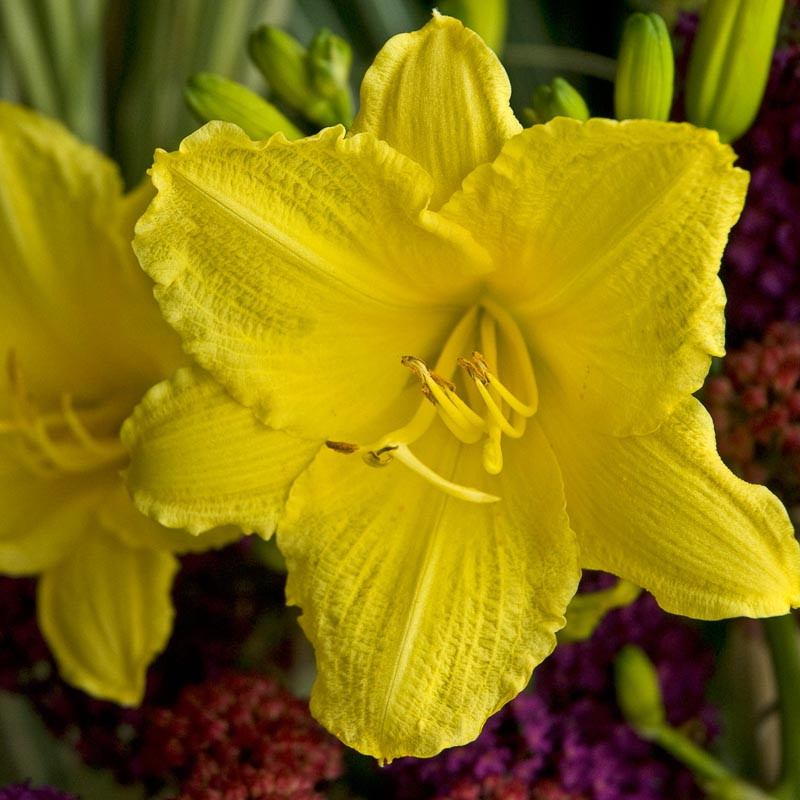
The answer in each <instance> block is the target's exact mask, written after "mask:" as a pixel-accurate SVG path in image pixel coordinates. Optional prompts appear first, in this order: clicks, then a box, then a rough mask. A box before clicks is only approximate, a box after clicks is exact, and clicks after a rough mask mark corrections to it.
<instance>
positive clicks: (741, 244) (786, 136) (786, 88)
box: [721, 44, 800, 341]
mask: <svg viewBox="0 0 800 800" xmlns="http://www.w3.org/2000/svg"><path fill="white" fill-rule="evenodd" d="M734 148H735V149H736V152H737V153H738V154H739V161H738V164H739V165H740V166H742V167H744V168H745V169H748V170H750V174H751V178H750V189H749V191H748V195H747V201H746V203H745V207H744V211H743V213H742V217H741V219H740V220H739V223H738V224H737V225H736V227H735V228H734V229H733V232H732V234H731V239H730V242H729V243H728V247H727V249H726V251H725V255H724V257H723V262H722V273H721V274H722V279H723V283H724V284H725V288H726V291H727V294H728V309H727V318H728V323H729V334H733V336H734V338H735V339H737V340H738V341H742V338H743V337H744V336H749V335H756V336H760V335H761V334H763V333H764V331H765V329H766V328H767V326H768V325H769V324H770V323H771V322H774V321H777V320H792V321H796V320H800V45H798V44H792V45H788V46H786V47H783V48H780V49H778V50H777V51H776V53H775V56H774V59H773V63H772V70H771V73H770V78H769V84H768V86H767V91H766V94H765V97H764V101H763V103H762V106H761V109H760V111H759V114H758V117H757V118H756V121H755V123H754V124H753V126H752V128H751V129H750V130H749V131H748V132H747V134H745V136H743V137H742V138H741V139H740V140H739V141H738V142H736V143H735V144H734Z"/></svg>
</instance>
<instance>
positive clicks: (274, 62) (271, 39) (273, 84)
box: [248, 25, 352, 126]
mask: <svg viewBox="0 0 800 800" xmlns="http://www.w3.org/2000/svg"><path fill="white" fill-rule="evenodd" d="M248 47H249V51H250V57H251V58H252V59H253V62H254V63H255V65H256V66H257V67H258V68H259V70H261V72H262V74H263V75H264V78H265V79H266V81H267V83H268V84H269V86H270V89H271V90H272V91H273V92H275V94H276V95H277V96H278V97H279V98H280V99H281V100H283V102H284V103H286V104H287V105H288V106H291V107H292V108H294V109H296V110H297V111H299V112H300V113H301V114H303V116H305V117H306V118H308V119H309V120H311V121H312V122H315V123H317V124H318V125H322V126H326V125H336V124H337V123H340V122H341V123H343V124H345V125H349V124H350V122H351V121H352V102H351V101H350V95H349V87H348V86H347V72H348V71H349V59H350V54H349V46H348V45H347V44H346V42H343V41H342V40H341V39H338V38H337V37H334V36H333V35H332V34H329V33H328V32H326V31H320V33H318V34H317V35H316V36H315V37H314V40H313V41H312V49H311V50H306V49H305V48H304V47H303V46H302V45H301V44H300V43H299V42H298V41H297V40H296V39H295V38H293V37H292V36H290V35H289V34H288V33H286V32H285V31H282V30H280V29H279V28H273V27H272V26H270V25H262V26H261V27H260V28H258V29H256V30H255V31H254V32H253V33H252V34H251V35H250V40H249V42H248ZM345 48H347V51H345Z"/></svg>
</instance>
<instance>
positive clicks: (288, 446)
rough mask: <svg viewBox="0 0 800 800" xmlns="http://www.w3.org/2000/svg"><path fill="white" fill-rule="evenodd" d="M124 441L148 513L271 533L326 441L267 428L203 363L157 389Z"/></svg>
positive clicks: (168, 521)
mask: <svg viewBox="0 0 800 800" xmlns="http://www.w3.org/2000/svg"><path fill="white" fill-rule="evenodd" d="M122 439H123V441H124V443H125V445H126V446H127V447H128V449H129V450H130V453H131V464H130V467H129V468H128V470H127V473H126V478H127V482H128V485H129V487H130V490H131V492H132V493H133V497H134V501H135V503H136V505H137V506H138V508H139V509H140V510H141V511H143V512H144V513H146V514H148V515H149V516H152V517H154V518H155V519H156V520H158V521H159V522H161V523H162V524H163V525H166V526H168V527H170V528H186V529H187V530H189V531H191V532H192V533H194V534H200V533H203V532H204V531H208V530H209V529H211V528H214V527H216V526H218V525H235V526H237V527H238V528H240V529H241V530H243V531H245V532H246V533H250V532H258V533H260V534H261V535H262V536H265V537H268V536H271V535H272V532H273V530H274V529H275V522H276V520H277V517H278V515H279V514H280V512H281V510H282V509H283V505H284V503H285V501H286V495H287V494H288V491H289V486H290V485H291V482H292V481H293V480H294V479H295V478H296V477H297V475H299V474H300V472H301V471H302V470H303V469H305V467H306V466H308V464H309V463H310V462H311V459H312V458H313V457H314V455H315V453H316V452H317V450H319V448H320V446H321V445H322V442H320V441H319V440H315V441H307V440H304V439H297V438H295V437H293V436H289V435H287V434H284V433H280V432H278V431H275V430H272V429H270V428H267V427H266V426H265V425H264V424H263V423H261V422H259V421H258V420H257V419H256V418H255V417H254V416H253V415H252V414H251V413H250V411H249V410H248V409H246V408H245V407H244V406H242V405H240V404H239V403H237V402H236V401H235V400H233V399H231V397H230V396H229V395H228V394H227V393H226V392H225V390H224V389H222V387H221V386H220V385H219V384H218V383H217V382H216V381H215V380H214V379H213V378H212V377H211V376H210V375H209V374H208V373H207V372H203V370H201V369H199V368H196V367H194V368H186V369H181V370H179V371H178V372H177V373H176V374H175V376H174V377H173V378H172V379H170V380H168V381H163V382H162V383H159V384H157V385H156V386H154V387H153V388H152V389H151V390H150V391H149V392H148V393H147V394H146V395H145V397H144V399H143V400H142V402H141V404H140V405H139V406H137V408H136V409H135V411H134V412H133V414H132V416H131V417H130V418H129V419H128V420H127V421H126V423H125V425H124V426H123V428H122ZM153 524H155V523H153ZM159 527H160V526H159ZM209 535H211V534H205V536H204V537H201V538H205V537H206V536H209Z"/></svg>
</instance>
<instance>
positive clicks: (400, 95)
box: [352, 12, 522, 208]
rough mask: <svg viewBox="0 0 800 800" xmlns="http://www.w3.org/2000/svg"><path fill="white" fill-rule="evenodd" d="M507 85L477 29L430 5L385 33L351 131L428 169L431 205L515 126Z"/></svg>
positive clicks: (454, 187) (487, 156)
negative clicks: (417, 23) (421, 21)
mask: <svg viewBox="0 0 800 800" xmlns="http://www.w3.org/2000/svg"><path fill="white" fill-rule="evenodd" d="M510 97H511V85H510V83H509V81H508V76H507V75H506V73H505V70H504V69H503V66H502V65H501V64H500V61H499V60H498V58H497V56H496V55H495V54H494V53H493V52H492V51H491V50H490V49H489V48H488V47H487V46H486V45H485V44H484V43H483V41H482V39H481V38H480V36H478V35H477V34H476V33H473V32H472V31H471V30H469V29H467V28H465V27H464V26H463V25H462V24H461V23H460V22H459V21H458V20H456V19H453V18H452V17H443V16H441V15H440V14H438V13H437V12H434V15H433V19H432V20H431V21H430V22H429V23H428V24H427V25H426V26H425V27H424V28H422V29H421V30H419V31H416V32H414V33H402V34H400V35H399V36H395V37H393V38H392V39H390V40H389V41H388V42H387V43H386V44H385V45H384V47H383V49H382V50H381V51H380V53H378V55H377V57H376V58H375V61H374V63H373V64H372V66H371V67H370V68H369V69H368V70H367V73H366V75H365V76H364V81H363V83H362V84H361V108H360V110H359V112H358V116H357V117H356V118H355V121H354V122H353V128H352V130H353V132H355V133H361V132H368V133H372V134H374V135H375V136H377V137H378V138H379V139H383V140H384V141H386V142H388V143H389V144H390V145H391V146H392V147H394V148H395V149H396V150H399V151H400V152H401V153H404V154H405V155H407V156H409V157H410V158H413V159H414V160H415V161H416V162H417V163H418V164H421V165H422V166H423V167H424V168H425V169H426V170H427V171H428V173H430V174H431V175H432V176H433V179H434V181H435V182H436V189H435V191H434V193H433V198H432V200H431V208H438V207H439V206H441V205H442V203H444V201H445V200H447V198H448V197H450V195H451V194H453V192H455V191H456V190H457V189H459V188H460V186H461V181H462V180H463V178H464V177H465V176H466V175H468V174H469V173H470V172H471V171H472V170H473V169H474V168H475V167H477V166H478V164H483V163H485V162H487V161H492V160H493V159H494V158H495V156H496V155H497V154H498V153H499V152H500V148H501V147H502V146H503V143H504V142H505V141H506V139H508V138H510V137H511V136H514V135H515V134H517V133H519V132H520V131H521V130H522V126H521V125H520V124H519V122H518V121H517V119H516V118H515V117H514V114H513V112H512V111H511V108H510V107H509V99H510Z"/></svg>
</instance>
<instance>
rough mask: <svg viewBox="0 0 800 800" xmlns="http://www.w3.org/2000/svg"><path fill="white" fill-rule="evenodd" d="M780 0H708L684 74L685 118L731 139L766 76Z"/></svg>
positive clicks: (743, 125) (747, 118)
mask: <svg viewBox="0 0 800 800" xmlns="http://www.w3.org/2000/svg"><path fill="white" fill-rule="evenodd" d="M782 11H783V0H760V2H754V0H708V3H707V4H706V6H705V9H704V11H703V14H702V16H701V18H700V25H699V27H698V29H697V37H696V38H695V41H694V45H693V46H692V52H691V56H690V59H689V70H688V74H687V79H686V116H687V118H688V120H689V122H692V123H694V124H695V125H702V126H703V127H705V128H713V129H715V130H717V131H718V132H719V136H720V139H721V140H722V141H723V142H732V141H735V140H736V139H738V138H739V137H740V136H741V135H742V134H744V133H745V132H746V131H747V129H748V128H749V127H750V125H751V124H752V123H753V120H754V119H755V116H756V114H757V113H758V107H759V106H760V105H761V99H762V98H763V96H764V89H765V88H766V85H767V79H768V78H769V68H770V64H771V62H772V51H773V49H774V47H775V38H776V36H777V31H778V23H779V22H780V18H781V12H782Z"/></svg>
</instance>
